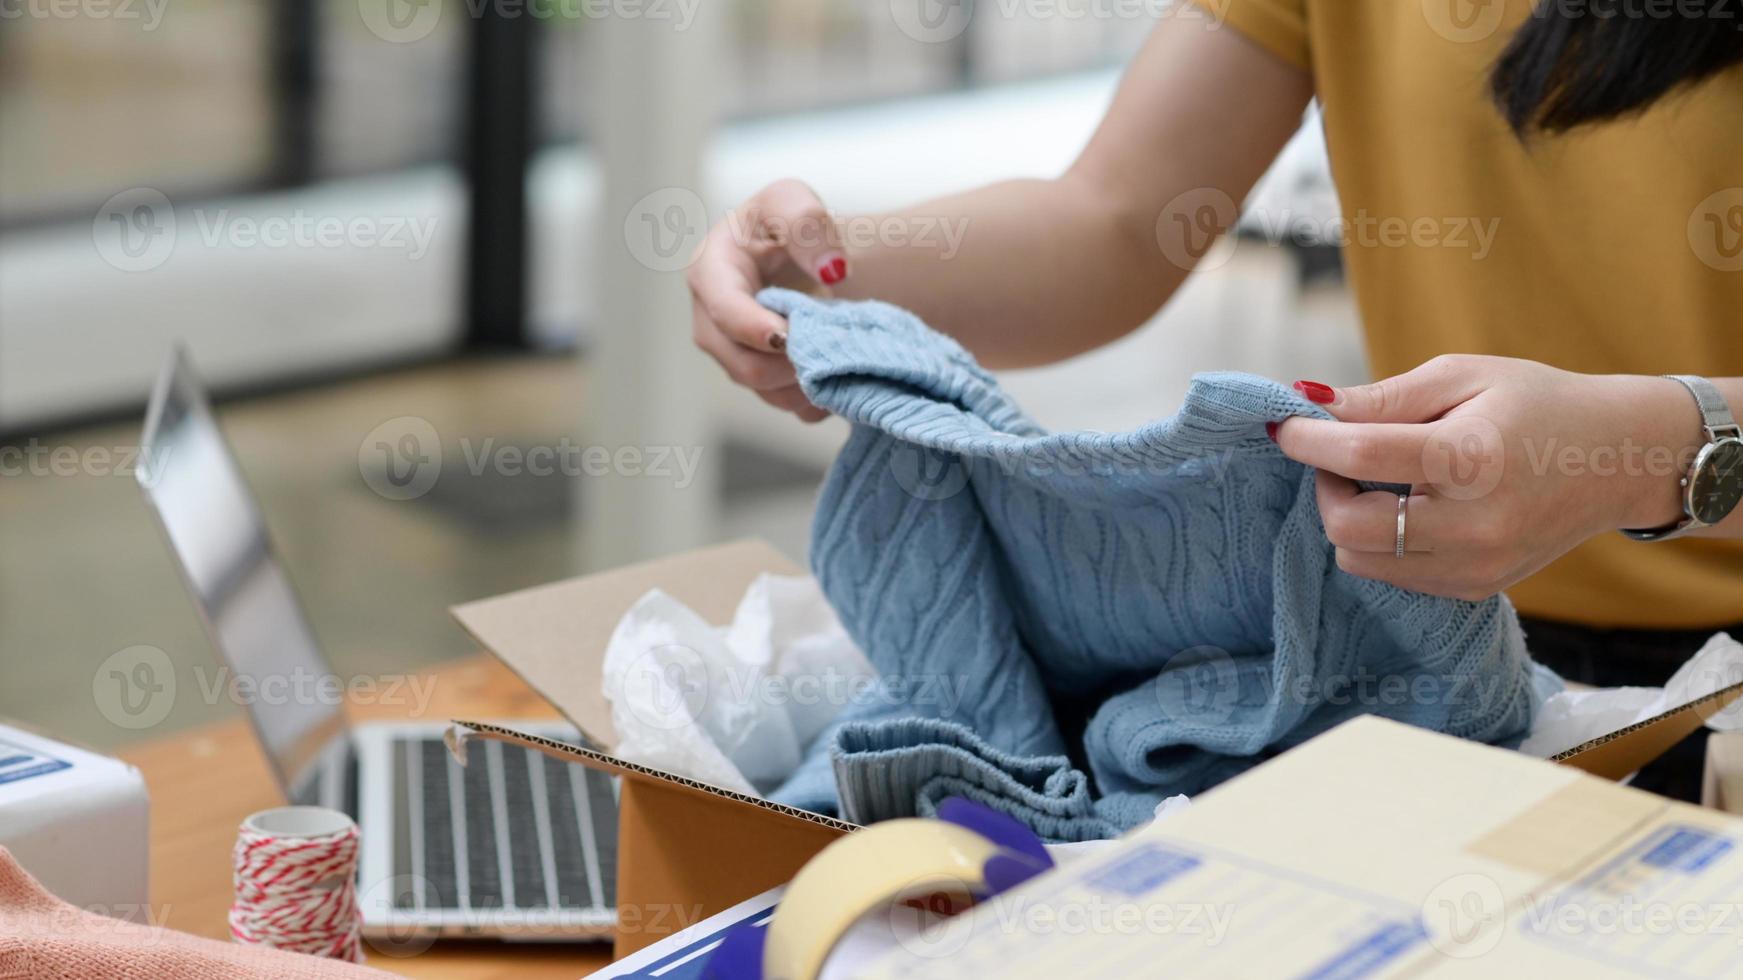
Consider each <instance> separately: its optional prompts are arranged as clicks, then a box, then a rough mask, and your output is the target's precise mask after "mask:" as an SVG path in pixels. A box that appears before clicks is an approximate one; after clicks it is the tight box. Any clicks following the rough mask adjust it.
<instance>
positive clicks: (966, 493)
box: [759, 290, 1557, 840]
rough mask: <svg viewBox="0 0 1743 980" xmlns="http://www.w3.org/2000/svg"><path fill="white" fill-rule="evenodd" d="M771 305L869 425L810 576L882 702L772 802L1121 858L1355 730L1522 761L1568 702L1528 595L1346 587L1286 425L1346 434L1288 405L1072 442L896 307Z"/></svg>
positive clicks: (1224, 410)
mask: <svg viewBox="0 0 1743 980" xmlns="http://www.w3.org/2000/svg"><path fill="white" fill-rule="evenodd" d="M759 298H760V299H761V301H762V302H763V304H764V305H766V306H767V307H769V308H770V309H772V310H774V311H776V312H778V313H781V314H783V315H785V316H786V317H787V319H788V323H789V325H790V332H789V334H788V346H787V350H788V353H789V356H790V357H791V358H792V361H793V365H794V367H795V368H796V369H797V371H798V376H799V382H800V384H801V386H802V387H803V389H804V391H805V394H806V395H807V396H808V397H809V398H810V399H811V401H812V402H813V403H815V404H817V405H818V406H820V407H822V408H825V409H828V410H829V411H831V412H833V413H835V414H836V415H839V416H841V417H843V418H845V419H847V420H848V421H849V422H851V423H853V432H852V435H851V437H850V438H849V440H848V443H847V445H846V447H845V448H844V449H843V451H842V453H841V455H840V458H839V459H837V461H836V463H835V466H834V468H833V469H832V471H831V472H830V474H829V477H828V479H827V481H826V483H825V485H824V488H823V491H822V495H821V497H820V499H819V501H818V505H817V514H816V518H815V524H814V526H813V531H812V544H811V565H812V568H813V571H814V572H815V573H816V575H817V577H818V579H819V581H820V582H821V583H822V586H823V590H824V592H825V594H826V595H827V596H828V598H829V601H830V603H831V604H832V605H833V606H834V607H835V610H836V612H837V613H838V614H839V615H840V616H841V619H842V622H843V623H844V625H845V626H846V628H847V630H848V632H849V633H850V634H851V635H852V636H853V638H854V639H855V641H857V642H858V643H859V645H860V647H861V648H862V649H863V650H864V651H865V653H866V655H867V656H868V657H869V658H870V660H871V662H872V663H873V665H875V666H876V668H877V669H878V671H879V673H880V675H881V676H882V678H883V681H882V683H883V685H884V689H883V690H882V691H881V692H879V695H878V696H875V697H867V698H862V699H858V700H856V702H855V703H854V704H853V705H851V706H849V708H848V710H847V711H846V713H845V714H844V716H843V719H842V721H841V722H839V723H838V724H837V726H836V727H835V728H834V729H833V730H831V731H829V732H826V733H825V735H824V736H822V737H820V738H819V740H818V743H817V744H816V745H813V746H812V747H811V749H810V751H809V753H808V757H807V759H806V761H805V763H804V764H803V765H802V766H801V768H800V770H799V771H798V772H797V773H796V774H795V775H794V776H793V778H792V779H790V780H789V781H788V782H787V783H786V784H785V785H784V786H783V787H781V788H780V789H779V790H777V792H776V793H775V794H774V795H775V798H777V799H780V800H783V801H785V802H789V803H793V804H795V805H798V806H803V807H807V808H810V809H813V810H819V811H826V812H837V811H839V812H841V813H842V814H843V815H844V816H846V817H848V818H849V819H852V820H856V821H859V822H870V821H874V820H881V819H887V818H891V817H897V816H906V815H912V814H916V813H918V814H926V813H929V812H930V810H931V809H932V807H934V806H935V805H936V803H937V802H939V801H940V800H942V799H943V798H944V797H946V796H949V795H952V794H957V795H968V796H973V797H976V798H978V799H980V800H982V801H983V802H986V803H988V804H990V805H993V806H995V807H998V808H1000V809H1004V810H1006V811H1007V812H1010V813H1013V814H1014V815H1016V816H1018V817H1019V818H1021V819H1023V820H1025V821H1026V822H1028V823H1029V824H1030V825H1031V826H1032V827H1034V828H1035V830H1036V831H1037V832H1038V833H1040V834H1041V835H1042V836H1043V837H1047V838H1049V839H1053V840H1081V839H1087V838H1094V837H1105V836H1109V835H1112V834H1116V833H1118V832H1120V831H1121V830H1123V829H1126V828H1128V827H1131V826H1133V825H1136V824H1138V823H1141V822H1143V821H1144V820H1145V819H1147V818H1148V817H1149V815H1150V812H1151V809H1152V808H1153V807H1154V805H1155V804H1156V803H1157V802H1158V801H1159V800H1161V799H1162V798H1164V797H1166V796H1169V795H1172V794H1175V793H1196V792H1199V791H1201V790H1204V789H1206V788H1208V787H1210V786H1212V785H1214V784H1215V783H1217V782H1219V781H1221V780H1223V779H1226V778H1228V777H1229V776H1232V775H1234V774H1236V773H1238V772H1240V771H1241V770H1243V769H1245V768H1247V767H1249V766H1251V765H1254V764H1256V763H1257V762H1260V761H1263V759H1265V758H1266V757H1267V756H1269V755H1271V754H1274V753H1276V752H1277V751H1280V750H1282V749H1284V748H1287V747H1289V746H1291V745H1294V744H1295V743H1297V742H1300V741H1302V740H1304V739H1306V738H1309V737H1311V736H1313V735H1315V734H1317V733H1319V732H1321V731H1324V730H1325V729H1327V728H1329V727H1331V726H1332V725H1335V724H1336V723H1338V722H1339V721H1342V720H1344V719H1346V718H1349V717H1351V716H1352V715H1355V714H1359V713H1373V714H1380V715H1385V716H1387V717H1390V718H1394V719H1397V720H1399V721H1404V722H1408V723H1411V724H1414V725H1419V726H1421V727H1424V728H1429V729H1433V730H1435V731H1441V732H1448V733H1451V734H1454V735H1459V736H1463V737H1465V738H1471V739H1477V740H1480V741H1484V742H1492V743H1505V742H1510V741H1515V740H1517V739H1518V738H1519V737H1521V736H1522V735H1523V734H1524V733H1525V731H1526V730H1527V728H1528V727H1529V724H1530V721H1531V717H1532V713H1533V711H1534V709H1535V706H1536V705H1537V704H1538V703H1540V700H1541V698H1542V696H1544V694H1545V693H1547V691H1548V690H1550V689H1553V687H1554V686H1555V684H1556V683H1557V682H1556V681H1555V679H1554V676H1553V675H1551V674H1549V673H1548V672H1547V671H1541V668H1534V665H1533V664H1532V663H1531V661H1530V660H1529V658H1528V657H1527V656H1526V652H1525V646H1524V641H1523V637H1522V635H1521V632H1520V628H1519V622H1518V618H1517V616H1516V615H1515V614H1514V612H1513V609H1512V607H1511V606H1510V605H1509V604H1508V602H1507V601H1506V599H1505V598H1500V597H1498V598H1494V599H1490V600H1488V601H1485V602H1478V603H1472V602H1461V601H1456V600H1451V599H1440V598H1433V597H1429V596H1424V595H1419V594H1415V593H1411V592H1406V591H1403V590H1400V589H1397V588H1394V587H1392V586H1389V585H1385V584H1383V583H1379V582H1374V581H1370V580H1367V579H1361V578H1356V577H1354V576H1350V575H1347V574H1344V573H1343V572H1341V571H1339V570H1338V569H1337V567H1336V564H1335V561H1334V559H1333V550H1332V547H1331V545H1330V544H1329V543H1328V542H1327V541H1326V538H1325V534H1324V532H1323V530H1322V527H1321V524H1320V520H1319V514H1318V510H1317V507H1316V505H1315V500H1314V487H1313V479H1312V472H1311V471H1310V470H1308V469H1307V468H1305V467H1303V466H1301V465H1300V464H1298V463H1295V462H1293V461H1291V460H1289V459H1287V458H1286V457H1284V456H1283V455H1282V453H1280V452H1279V451H1278V449H1277V447H1276V446H1275V445H1274V444H1273V443H1272V442H1271V441H1270V440H1269V439H1267V438H1266V437H1265V432H1264V423H1266V422H1268V421H1273V420H1279V419H1283V418H1286V417H1288V416H1291V415H1308V416H1314V417H1320V418H1324V417H1328V416H1326V413H1325V412H1324V411H1323V410H1321V409H1320V408H1318V407H1317V406H1315V405H1312V404H1310V403H1308V402H1307V401H1305V400H1303V399H1301V398H1300V397H1299V396H1297V395H1296V394H1295V393H1294V392H1293V391H1291V390H1289V389H1287V388H1285V387H1283V386H1281V385H1279V384H1277V383H1275V382H1272V381H1267V380H1264V379H1261V378H1256V377H1251V376H1247V375H1239V374H1206V375H1200V376H1199V377H1197V378H1195V379H1194V380H1193V384H1192V387H1191V390H1190V391H1189V392H1188V394H1187V396H1186V401H1185V404H1184V405H1183V406H1182V408H1181V410H1180V413H1179V414H1178V415H1176V416H1175V417H1173V418H1171V419H1168V420H1166V421H1162V422H1157V423H1154V424H1151V425H1147V426H1145V427H1143V428H1141V429H1138V430H1137V431H1134V432H1129V433H1124V434H1120V435H1108V434H1104V433H1098V432H1074V433H1060V434H1051V435H1050V434H1048V433H1046V432H1045V431H1043V430H1042V429H1041V428H1040V427H1039V426H1037V425H1036V424H1035V423H1034V422H1032V421H1030V420H1029V419H1028V418H1026V417H1025V416H1024V415H1023V413H1022V412H1021V411H1020V410H1019V409H1018V407H1017V406H1016V405H1015V404H1014V403H1013V402H1012V401H1011V399H1010V398H1009V397H1007V396H1006V395H1005V394H1004V393H1003V392H1002V391H1000V390H999V388H998V386H997V383H996V382H995V381H994V380H993V378H992V377H991V376H990V375H988V374H987V373H986V372H985V371H984V370H982V369H981V368H980V367H979V366H978V365H977V364H976V363H975V362H974V360H973V358H971V357H970V356H969V355H968V353H967V352H966V351H964V350H963V349H962V348H961V347H960V346H958V345H957V344H956V343H955V342H954V341H952V340H950V339H949V338H947V337H945V336H943V335H941V334H938V333H936V332H934V331H932V330H931V329H929V328H928V327H927V326H926V325H925V324H923V323H921V322H920V321H919V320H918V319H917V318H915V317H914V316H912V315H910V314H908V313H906V312H904V311H902V310H900V309H897V308H895V307H892V306H888V305H885V304H882V303H825V302H820V301H817V300H813V299H811V298H809V297H806V296H803V295H800V294H798V293H793V292H789V291H785V290H767V291H765V292H764V293H763V294H762V295H761V296H760V297H759ZM1538 671H1541V673H1538ZM1084 768H1087V770H1088V776H1087V778H1086V776H1085V774H1084V773H1083V772H1082V769H1084Z"/></svg>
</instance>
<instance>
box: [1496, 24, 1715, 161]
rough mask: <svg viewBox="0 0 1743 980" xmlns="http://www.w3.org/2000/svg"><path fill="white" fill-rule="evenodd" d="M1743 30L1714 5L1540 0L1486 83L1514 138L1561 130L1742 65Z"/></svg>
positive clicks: (1641, 105) (1636, 107)
mask: <svg viewBox="0 0 1743 980" xmlns="http://www.w3.org/2000/svg"><path fill="white" fill-rule="evenodd" d="M1491 2H1499V0H1491ZM1667 8H1668V9H1667ZM1740 28H1743V22H1740V21H1739V20H1738V18H1737V17H1736V16H1735V10H1734V9H1733V8H1732V6H1731V4H1729V3H1716V2H1711V0H1671V2H1668V3H1666V2H1664V0H1541V2H1540V3H1539V4H1538V6H1537V8H1536V9H1535V10H1534V11H1533V12H1532V14H1531V16H1530V18H1529V19H1528V20H1526V22H1525V24H1524V26H1522V27H1520V28H1519V32H1518V33H1517V34H1515V35H1514V36H1513V40H1512V41H1511V42H1510V43H1509V44H1508V45H1507V50H1506V51H1504V52H1503V53H1502V54H1501V58H1500V60H1499V61H1497V62H1496V64H1495V70H1494V73H1493V75H1492V76H1491V77H1490V83H1489V84H1490V88H1491V90H1492V93H1493V95H1494V98H1495V102H1496V104H1497V105H1498V106H1500V109H1501V114H1502V115H1503V116H1504V117H1506V119H1507V122H1508V123H1509V124H1510V125H1511V126H1512V127H1513V131H1514V132H1515V133H1518V134H1519V135H1520V136H1521V137H1524V136H1525V135H1526V134H1527V133H1528V132H1530V131H1531V130H1534V129H1535V130H1539V131H1542V132H1546V133H1562V132H1566V131H1568V130H1570V129H1573V128H1574V127H1576V126H1581V125H1584V124H1586V123H1592V122H1600V121H1604V120H1609V119H1617V118H1620V117H1623V116H1627V115H1629V114H1631V113H1635V112H1639V111H1641V110H1644V109H1645V108H1647V107H1648V106H1650V105H1652V104H1653V103H1654V102H1657V101H1658V100H1659V99H1661V98H1663V97H1664V96H1666V95H1668V94H1670V93H1672V92H1674V91H1676V90H1678V89H1680V88H1683V87H1685V86H1690V85H1693V84H1695V83H1697V82H1700V81H1703V80H1705V79H1707V78H1710V77H1712V76H1714V75H1716V74H1718V73H1719V72H1721V71H1723V70H1725V69H1726V68H1729V67H1731V66H1732V65H1735V64H1738V63H1739V62H1743V30H1740Z"/></svg>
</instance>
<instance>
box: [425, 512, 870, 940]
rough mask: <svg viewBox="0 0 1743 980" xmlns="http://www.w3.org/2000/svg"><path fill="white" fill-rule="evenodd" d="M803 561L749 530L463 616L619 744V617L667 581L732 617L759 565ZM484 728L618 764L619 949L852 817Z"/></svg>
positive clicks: (710, 613) (590, 728) (565, 708)
mask: <svg viewBox="0 0 1743 980" xmlns="http://www.w3.org/2000/svg"><path fill="white" fill-rule="evenodd" d="M764 572H773V573H777V574H782V575H801V574H804V569H802V568H800V567H798V566H797V565H795V564H793V563H792V562H791V561H789V560H788V559H787V558H786V557H785V556H783V555H781V554H780V553H779V552H777V551H776V550H775V549H774V548H772V547H771V546H769V545H768V544H766V543H764V542H761V541H741V542H736V543H733V544H727V545H721V546H719V547H714V548H706V549H703V550H700V551H694V552H690V553H688V554H684V555H679V556H676V557H673V558H666V559H661V560H658V561H652V562H646V563H644V564H640V565H633V566H630V567H628V568H622V569H616V570H613V571H609V572H602V573H599V574H596V575H588V576H584V577H581V578H576V579H570V580H567V581H563V582H557V583H554V584H551V585H546V586H540V587H538V588H533V589H528V590H526V591H523V592H516V593H512V594H509V595H506V596H499V597H497V598H494V599H484V600H481V601H479V602H473V603H468V604H466V605H462V606H458V607H456V608H455V609H454V610H453V612H454V616H455V618H457V619H459V621H460V623H461V625H463V626H465V627H466V629H467V630H468V631H469V632H470V633H471V634H472V635H473V636H474V637H476V638H477V639H478V641H479V642H480V643H482V644H483V645H484V647H485V649H487V650H490V651H491V652H492V653H494V654H496V656H497V657H499V658H501V659H502V661H503V662H504V663H505V664H507V665H508V666H509V667H510V668H511V669H513V670H514V671H515V672H516V673H518V674H519V675H520V676H521V678H522V679H524V680H525V681H526V682H527V683H528V684H529V685H531V686H532V688H533V689H534V690H536V691H538V692H539V693H540V694H543V695H544V696H545V697H547V698H549V699H550V701H551V703H552V704H553V705H555V706H556V708H557V710H559V711H561V712H562V713H563V714H564V715H566V716H567V717H568V718H569V720H570V721H572V722H574V724H575V726H576V727H577V728H579V729H580V730H581V732H582V734H583V735H584V736H586V738H587V739H588V741H589V742H590V743H592V744H593V745H595V746H600V747H602V748H603V749H606V750H609V748H610V747H611V746H614V745H616V744H617V735H616V731H615V729H614V728H613V727H612V723H611V705H610V703H609V702H608V701H606V699H605V694H604V692H603V691H602V690H601V689H600V676H601V672H602V668H603V660H604V657H605V647H606V643H607V641H609V640H610V638H611V633H612V631H613V630H614V629H615V628H616V627H617V621H618V620H619V619H621V618H622V617H623V614H624V613H625V612H627V611H628V610H629V608H630V606H632V605H634V604H635V602H636V600H637V599H640V598H641V597H642V596H643V595H644V594H646V593H647V591H648V590H649V589H653V588H656V587H657V588H660V589H664V590H665V591H666V592H668V593H670V594H671V595H672V596H673V597H674V598H676V599H678V600H679V601H681V602H683V603H685V604H687V605H689V606H690V607H691V608H692V609H694V610H696V612H697V613H698V614H699V615H701V616H702V617H703V618H705V619H707V620H708V621H710V622H714V623H721V622H726V621H727V620H729V619H730V618H731V617H732V612H733V610H734V609H735V608H736V607H737V605H738V601H739V599H741V598H743V596H744V592H745V590H746V589H747V588H749V587H750V584H751V582H753V581H754V580H755V579H756V577H757V576H758V575H761V574H763V573H764ZM460 724H462V725H464V726H465V727H466V728H467V729H469V730H471V731H473V732H475V733H476V734H478V735H480V736H483V737H487V738H495V739H499V740H501V741H505V742H509V743H512V744H517V745H526V746H530V747H533V748H538V749H541V750H543V751H546V752H549V753H552V754H554V755H557V756H559V757H560V758H564V759H567V760H570V761H574V762H579V763H581V764H582V765H586V766H591V767H593V768H595V769H600V770H603V771H605V772H609V773H612V774H613V775H617V776H620V777H622V782H621V784H620V790H619V797H618V800H619V813H618V822H617V825H618V843H617V848H618V855H617V904H618V910H619V916H620V919H621V920H622V922H623V923H624V927H621V928H619V930H618V931H617V934H616V940H615V946H614V952H615V954H616V955H617V956H619V957H622V956H626V955H628V954H629V953H631V952H634V951H635V950H638V949H641V948H642V947H643V946H647V945H649V944H651V943H654V942H657V941H659V940H660V939H662V938H664V937H666V936H667V935H670V934H672V933H674V932H677V931H678V930H679V929H681V928H683V927H684V926H687V925H690V924H693V923H694V922H696V921H697V920H699V919H701V918H703V917H705V916H709V915H714V914H716V913H718V912H721V911H723V910H725V909H727V908H730V907H731V906H733V905H736V904H737V903H739V902H741V901H743V900H744V899H747V898H749V897H751V896H753V895H756V894H758V893H760V892H764V891H767V890H768V889H770V888H773V887H775V886H776V885H782V884H785V883H786V882H787V881H788V880H790V879H791V878H792V877H793V875H795V874H797V873H798V871H799V868H801V867H802V866H804V864H805V862H806V861H808V860H810V859H811V858H812V857H813V856H815V855H816V854H817V852H818V851H821V850H822V849H823V848H824V847H826V846H827V845H828V844H829V842H830V841H832V840H834V839H836V838H837V837H840V836H841V835H842V834H845V833H848V832H850V831H852V830H855V829H857V828H856V827H855V826H854V825H853V824H851V823H848V822H847V821H845V820H836V819H834V818H832V817H825V816H821V815H819V814H815V813H809V812H807V811H804V810H796V809H794V808H792V807H787V806H781V805H779V804H775V803H769V802H767V801H766V800H760V799H756V798H755V797H750V796H745V795H743V794H740V793H734V792H731V791H730V790H724V789H719V788H717V787H714V786H709V785H706V784H704V783H699V782H696V781H695V780H693V779H686V778H683V777H681V776H677V775H673V774H671V773H665V772H660V771H658V770H654V769H649V768H647V767H645V766H639V765H636V764H634V763H630V762H625V761H624V760H622V759H618V758H616V757H615V756H613V755H611V754H610V753H609V751H593V750H588V749H577V748H575V747H573V746H568V745H564V744H563V743H561V742H554V741H552V740H550V739H546V738H540V737H538V736H535V735H529V734H527V733H524V732H520V731H516V730H514V729H510V728H504V727H501V726H497V725H491V724H485V723H481V722H470V721H467V722H460Z"/></svg>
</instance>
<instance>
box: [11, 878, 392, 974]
mask: <svg viewBox="0 0 1743 980" xmlns="http://www.w3.org/2000/svg"><path fill="white" fill-rule="evenodd" d="M388 976H389V975H388V974H386V973H382V972H381V971H380V970H371V969H368V968H366V967H362V966H358V965H356V964H354V963H342V962H340V961H338V960H324V959H320V958H318V957H314V956H306V955H304V954H302V953H285V952H281V951H279V950H276V949H266V948H264V947H260V946H237V945H233V944H231V943H221V942H218V941H217V940H213V939H202V938H200V937H199V936H191V935H188V934H187V933H185V932H176V931H174V930H171V929H163V928H159V927H154V926H147V925H141V924H139V923H135V922H124V921H122V920H120V919H112V918H109V917H108V916H105V915H98V914H97V913H95V912H87V911H85V910H83V909H77V908H74V907H73V906H71V905H68V904H67V903H65V902H63V901H61V900H60V899H58V898H56V897H54V896H53V895H51V894H49V892H48V890H47V889H46V888H43V887H42V885H41V883H39V882H38V881H37V880H36V879H35V878H32V877H31V876H30V874H29V873H28V872H26V871H25V870H24V869H23V868H21V867H19V865H18V862H17V861H15V860H14V859H13V857H12V854H11V852H9V851H7V850H6V848H4V847H0V977H31V978H42V980H50V978H57V980H58V978H65V980H74V978H79V980H83V978H95V977H103V978H115V980H162V978H165V977H174V978H177V980H238V978H240V980H248V978H258V980H268V978H286V980H371V978H378V980H387V978H388Z"/></svg>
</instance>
